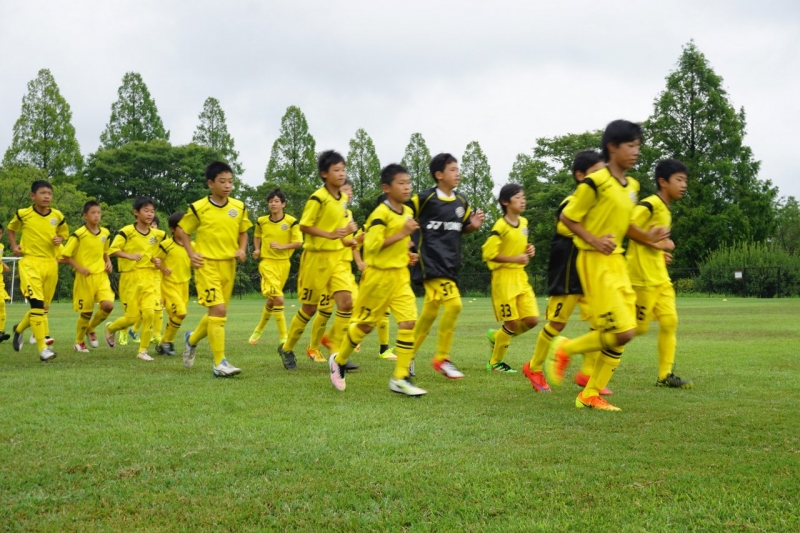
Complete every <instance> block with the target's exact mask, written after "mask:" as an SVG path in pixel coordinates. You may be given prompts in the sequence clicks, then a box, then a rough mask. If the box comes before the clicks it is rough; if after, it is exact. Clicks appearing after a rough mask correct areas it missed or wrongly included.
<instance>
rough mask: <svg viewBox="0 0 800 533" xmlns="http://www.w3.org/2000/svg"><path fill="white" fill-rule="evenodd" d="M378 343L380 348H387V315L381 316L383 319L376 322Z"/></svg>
mask: <svg viewBox="0 0 800 533" xmlns="http://www.w3.org/2000/svg"><path fill="white" fill-rule="evenodd" d="M378 343H379V344H380V345H381V348H383V347H384V346H386V347H387V348H388V347H389V313H386V314H385V315H383V318H381V320H380V322H378ZM381 353H383V352H381Z"/></svg>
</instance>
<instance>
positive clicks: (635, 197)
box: [631, 191, 639, 204]
mask: <svg viewBox="0 0 800 533" xmlns="http://www.w3.org/2000/svg"><path fill="white" fill-rule="evenodd" d="M631 202H633V203H634V204H635V203H638V202H639V195H638V194H636V191H631Z"/></svg>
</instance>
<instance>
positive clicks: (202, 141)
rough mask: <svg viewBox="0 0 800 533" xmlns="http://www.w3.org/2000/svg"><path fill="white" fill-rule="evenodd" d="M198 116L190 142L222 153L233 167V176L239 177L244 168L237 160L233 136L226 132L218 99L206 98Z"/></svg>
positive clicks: (223, 112) (223, 115) (223, 113)
mask: <svg viewBox="0 0 800 533" xmlns="http://www.w3.org/2000/svg"><path fill="white" fill-rule="evenodd" d="M198 118H199V119H200V124H198V126H197V129H196V130H195V132H194V135H192V142H193V143H195V144H199V145H200V146H205V147H207V148H211V149H212V150H214V151H215V152H218V153H220V154H222V156H223V157H224V158H225V161H227V162H228V164H229V165H230V166H231V168H232V169H233V174H234V176H236V177H241V175H242V174H243V173H244V168H243V167H242V165H241V163H240V162H239V152H237V151H236V147H235V143H234V141H233V137H231V134H230V133H228V125H227V123H226V122H225V111H223V110H222V107H221V106H220V105H219V100H217V99H216V98H212V97H209V98H207V99H206V101H205V102H204V103H203V110H202V111H201V112H200V115H199V116H198Z"/></svg>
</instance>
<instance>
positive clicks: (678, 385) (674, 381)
mask: <svg viewBox="0 0 800 533" xmlns="http://www.w3.org/2000/svg"><path fill="white" fill-rule="evenodd" d="M692 385H693V383H692V380H691V379H681V378H679V377H678V376H676V375H675V374H672V373H670V374H667V377H665V378H664V379H659V380H658V381H656V386H658V387H669V388H670V389H691V388H692Z"/></svg>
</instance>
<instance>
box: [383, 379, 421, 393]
mask: <svg viewBox="0 0 800 533" xmlns="http://www.w3.org/2000/svg"><path fill="white" fill-rule="evenodd" d="M389 390H390V391H392V392H396V393H398V394H405V395H406V396H412V397H413V396H424V395H426V394H428V391H426V390H425V389H420V388H419V387H417V386H416V385H414V383H412V382H411V378H410V377H407V378H403V379H395V378H392V379H390V380H389Z"/></svg>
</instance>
